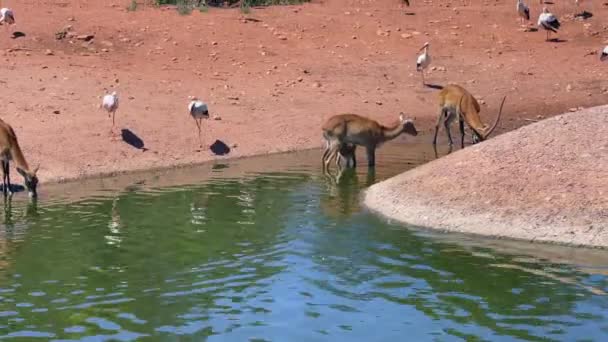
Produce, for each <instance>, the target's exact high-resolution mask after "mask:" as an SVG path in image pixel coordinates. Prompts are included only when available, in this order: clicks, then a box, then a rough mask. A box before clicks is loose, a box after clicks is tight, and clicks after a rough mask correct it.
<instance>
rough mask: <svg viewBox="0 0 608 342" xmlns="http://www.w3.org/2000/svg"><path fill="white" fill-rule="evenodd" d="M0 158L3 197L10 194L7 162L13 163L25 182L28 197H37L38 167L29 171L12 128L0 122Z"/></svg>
mask: <svg viewBox="0 0 608 342" xmlns="http://www.w3.org/2000/svg"><path fill="white" fill-rule="evenodd" d="M0 158H1V159H2V191H3V192H4V195H5V196H6V195H7V194H11V180H10V176H9V171H10V167H9V166H10V165H9V162H10V161H13V162H14V163H15V167H16V169H17V172H19V174H20V175H21V176H23V179H24V181H25V187H26V188H27V190H28V192H29V194H30V197H37V196H38V192H37V191H36V188H37V186H38V177H37V176H36V172H37V171H38V167H36V168H35V169H34V170H31V169H30V167H29V166H28V164H27V161H26V160H25V157H24V156H23V152H21V148H20V147H19V142H18V141H17V135H16V134H15V131H14V130H13V128H12V127H11V126H10V125H9V124H7V123H6V122H4V121H2V120H0Z"/></svg>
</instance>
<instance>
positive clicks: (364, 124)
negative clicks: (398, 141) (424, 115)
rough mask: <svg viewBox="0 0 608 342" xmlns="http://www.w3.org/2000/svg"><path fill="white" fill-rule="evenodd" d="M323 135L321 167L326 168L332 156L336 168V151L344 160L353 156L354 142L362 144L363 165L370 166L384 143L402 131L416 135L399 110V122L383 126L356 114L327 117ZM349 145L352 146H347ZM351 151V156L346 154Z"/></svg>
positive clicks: (414, 129) (337, 161)
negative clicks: (364, 155) (324, 143)
mask: <svg viewBox="0 0 608 342" xmlns="http://www.w3.org/2000/svg"><path fill="white" fill-rule="evenodd" d="M322 130H323V137H324V138H325V140H326V142H327V145H326V147H325V152H324V153H323V169H324V170H326V169H328V168H329V163H330V162H331V160H332V158H335V159H336V163H337V165H338V167H341V165H340V164H339V158H340V157H341V156H340V154H341V153H340V152H342V156H343V157H345V159H347V163H348V162H350V158H352V161H353V164H355V165H356V160H355V157H354V153H355V147H356V145H360V146H364V147H365V149H366V151H367V165H368V166H369V167H373V166H375V164H376V148H378V147H380V145H382V144H383V143H384V142H386V141H388V140H392V139H395V138H396V137H398V136H400V135H401V134H402V133H407V134H410V135H413V136H416V135H418V132H417V131H416V127H415V126H414V122H413V121H412V120H406V119H405V117H404V115H403V113H400V115H399V122H397V123H395V124H394V125H392V126H384V125H381V124H380V123H378V122H377V121H375V120H372V119H369V118H366V117H363V116H360V115H357V114H338V115H334V116H332V117H330V118H329V119H328V120H327V121H326V122H325V124H324V125H323V127H322ZM349 145H352V147H350V146H349ZM351 151H352V157H350V156H349V154H351Z"/></svg>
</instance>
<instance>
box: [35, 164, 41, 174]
mask: <svg viewBox="0 0 608 342" xmlns="http://www.w3.org/2000/svg"><path fill="white" fill-rule="evenodd" d="M38 169H40V164H38V165H36V168H35V169H34V174H37V173H38Z"/></svg>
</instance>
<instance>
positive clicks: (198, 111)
mask: <svg viewBox="0 0 608 342" xmlns="http://www.w3.org/2000/svg"><path fill="white" fill-rule="evenodd" d="M189 99H190V103H189V104H188V110H189V111H190V115H191V116H192V118H193V119H194V122H196V127H197V128H198V142H199V144H200V147H203V142H202V140H201V121H202V120H203V119H209V109H208V108H207V104H206V103H204V102H203V101H200V100H199V99H198V98H196V97H194V96H190V97H189Z"/></svg>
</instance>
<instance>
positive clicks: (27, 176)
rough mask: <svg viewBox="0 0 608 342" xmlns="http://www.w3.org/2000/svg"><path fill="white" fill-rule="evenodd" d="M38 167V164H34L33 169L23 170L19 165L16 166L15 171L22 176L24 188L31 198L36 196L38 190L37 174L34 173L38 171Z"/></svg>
mask: <svg viewBox="0 0 608 342" xmlns="http://www.w3.org/2000/svg"><path fill="white" fill-rule="evenodd" d="M39 168H40V165H38V166H36V168H35V169H34V170H33V171H31V170H24V169H22V168H20V167H18V168H17V172H19V174H20V175H21V176H23V180H24V183H25V188H26V189H27V191H28V193H29V196H30V197H32V198H36V197H38V192H37V188H38V176H36V173H37V172H38V169H39Z"/></svg>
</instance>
